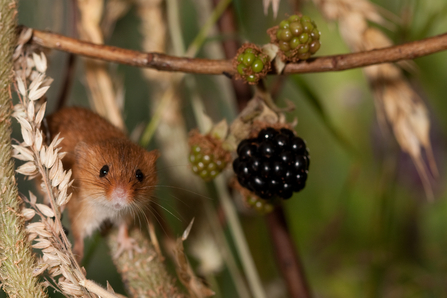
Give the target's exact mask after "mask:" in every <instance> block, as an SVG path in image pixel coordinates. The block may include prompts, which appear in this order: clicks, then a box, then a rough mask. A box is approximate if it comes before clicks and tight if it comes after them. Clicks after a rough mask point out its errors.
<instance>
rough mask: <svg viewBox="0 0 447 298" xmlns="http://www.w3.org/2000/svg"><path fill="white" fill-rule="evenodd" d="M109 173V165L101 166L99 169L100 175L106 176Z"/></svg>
mask: <svg viewBox="0 0 447 298" xmlns="http://www.w3.org/2000/svg"><path fill="white" fill-rule="evenodd" d="M107 173H109V166H108V165H105V166H103V167H102V168H101V170H99V177H101V178H102V177H104V176H105V175H107Z"/></svg>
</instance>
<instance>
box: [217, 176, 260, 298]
mask: <svg viewBox="0 0 447 298" xmlns="http://www.w3.org/2000/svg"><path fill="white" fill-rule="evenodd" d="M214 184H215V185H216V188H217V191H218V192H219V194H220V196H219V199H220V203H221V204H222V207H223V209H224V212H225V216H226V218H227V220H228V224H229V226H230V231H231V233H232V235H233V239H234V242H235V245H236V248H237V250H238V253H239V257H240V260H241V262H242V266H243V267H244V270H245V273H246V274H247V279H248V281H249V283H248V284H249V286H250V288H251V290H252V292H253V296H254V297H255V298H264V297H266V295H265V292H264V289H263V287H262V283H261V280H260V278H259V275H258V271H257V270H256V266H255V264H254V261H253V258H252V256H251V253H250V250H249V248H248V245H247V241H246V240H245V237H244V232H243V231H242V227H241V224H240V221H239V218H238V216H237V213H236V209H235V208H234V205H233V203H232V202H231V198H230V194H229V193H228V189H227V186H226V182H225V180H224V178H223V177H222V175H221V176H218V177H216V179H214Z"/></svg>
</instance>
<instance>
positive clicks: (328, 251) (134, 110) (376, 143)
mask: <svg viewBox="0 0 447 298" xmlns="http://www.w3.org/2000/svg"><path fill="white" fill-rule="evenodd" d="M372 2H374V3H376V4H377V5H378V6H380V7H383V8H384V9H386V10H388V11H390V12H391V13H393V14H395V15H397V16H399V17H400V22H399V23H396V26H395V28H393V29H392V30H388V29H383V31H384V32H385V33H386V34H387V35H388V36H389V37H390V38H391V39H392V40H393V41H394V42H395V43H403V42H407V41H411V40H416V39H421V38H424V37H428V36H433V35H436V34H440V33H444V30H445V28H447V19H446V18H445V17H444V16H445V15H446V13H447V3H446V2H445V1H440V0H424V1H422V0H413V1H384V0H376V1H372ZM233 4H234V6H235V8H236V14H237V20H238V26H239V32H238V34H237V36H213V37H212V38H209V39H208V40H207V43H213V42H219V41H220V40H221V39H223V38H237V39H239V40H241V41H245V40H249V41H252V42H254V43H258V44H264V43H267V42H268V41H269V40H268V36H267V35H266V34H265V31H266V29H267V28H268V27H271V26H273V25H275V23H276V21H275V20H274V19H273V16H272V13H271V10H270V11H269V15H267V16H265V15H264V14H263V8H262V6H261V3H260V1H255V0H250V1H248V0H245V1H242V0H234V1H233ZM181 6H182V7H181V10H180V11H181V17H182V20H181V21H182V25H183V35H184V40H185V43H186V44H187V45H188V44H189V43H190V42H191V41H192V39H193V38H194V37H195V35H196V34H197V32H198V30H199V25H198V24H197V23H196V20H197V18H196V14H197V13H196V11H195V6H194V3H193V2H192V0H183V1H181ZM69 9H70V8H68V7H67V4H66V3H65V2H63V1H57V0H40V1H38V2H34V1H20V2H19V23H21V24H24V25H26V26H29V27H34V28H37V29H49V30H52V31H55V32H59V33H62V34H69V33H68V32H67V31H68V25H67V23H68V22H69V21H70V14H69V12H68V11H69ZM292 12H293V11H291V10H290V5H289V3H288V2H287V1H281V5H280V12H279V16H280V18H281V17H282V16H284V14H285V13H289V14H291V13H292ZM302 12H303V13H304V14H308V15H310V16H311V17H312V18H313V19H314V20H315V21H316V22H317V24H318V28H319V29H320V30H321V32H322V37H321V41H322V47H321V49H320V51H319V52H318V55H331V54H340V53H346V52H348V49H347V47H346V45H345V44H344V42H343V40H342V39H341V38H340V36H339V33H338V31H337V24H335V23H327V22H326V21H325V20H324V19H323V18H322V16H321V15H320V13H319V12H318V10H317V9H316V8H315V6H314V5H313V4H312V3H311V2H304V3H302ZM138 26H139V19H138V17H137V15H136V12H135V10H134V9H131V10H130V11H129V13H127V14H126V15H125V17H124V18H122V19H121V20H119V21H118V23H117V24H116V27H115V31H114V33H113V34H112V36H111V38H110V39H109V40H108V41H106V43H107V44H111V45H116V46H119V47H124V48H130V49H136V50H138V49H140V48H141V47H140V41H141V34H140V32H139V28H138ZM154 30H157V28H154ZM201 55H204V53H203V52H201ZM48 58H49V61H50V65H49V73H48V75H49V76H51V77H53V78H55V82H54V83H53V86H52V87H51V88H50V90H49V102H50V106H51V103H52V102H53V100H54V99H55V98H56V97H57V94H58V93H59V89H60V88H61V85H60V84H61V82H60V81H59V80H58V78H59V77H61V76H62V74H63V72H64V65H65V62H64V61H65V60H66V54H64V53H58V52H52V53H51V54H50V55H49V57H48ZM415 63H416V66H417V68H416V69H415V70H414V71H412V72H407V73H406V76H407V77H408V78H409V80H410V82H411V83H412V85H413V87H414V88H415V89H416V90H417V91H418V93H419V94H420V96H421V97H422V98H423V99H424V101H425V102H426V104H427V106H428V108H429V111H430V118H431V123H432V129H431V141H432V143H433V147H434V153H435V158H436V162H437V164H438V167H439V170H440V177H439V178H438V179H436V180H434V181H433V183H434V190H435V198H436V200H435V202H433V203H428V202H427V201H426V198H425V194H424V191H423V188H422V185H421V182H420V179H419V177H418V175H417V172H416V169H415V167H414V165H413V164H412V162H411V160H410V158H409V157H408V156H407V155H405V154H403V153H402V152H401V151H400V149H399V147H398V145H397V143H396V141H395V139H394V137H393V135H392V134H391V133H390V132H389V131H388V132H383V131H381V130H380V128H379V126H378V123H377V120H376V118H375V117H376V116H375V109H374V103H373V99H372V95H371V93H370V90H369V88H368V83H367V81H366V80H365V78H364V76H363V73H362V71H361V70H360V69H356V70H349V71H343V72H333V73H319V74H305V75H292V76H288V77H287V78H285V82H284V85H283V88H282V90H281V92H280V93H279V94H278V95H277V99H278V104H279V105H284V100H285V99H290V100H291V101H292V102H293V103H294V104H295V105H296V110H295V111H294V112H293V113H291V114H290V115H289V117H290V120H292V119H293V118H294V117H298V120H299V124H298V126H297V128H296V131H297V133H298V135H300V136H301V137H303V138H304V139H305V140H306V141H307V144H308V147H309V149H310V154H311V159H312V165H311V169H310V174H309V179H308V183H307V187H306V189H305V190H303V191H302V192H301V193H299V194H296V195H295V196H294V197H293V198H292V199H291V200H289V201H288V202H286V204H285V208H286V212H287V216H288V220H289V224H290V227H291V231H292V236H293V237H294V239H295V241H296V244H297V247H298V250H299V251H300V254H301V258H302V260H303V262H304V267H305V271H306V273H307V275H308V280H309V283H310V285H311V288H312V291H313V292H314V293H315V294H316V295H315V296H317V297H334V298H336V297H343V298H347V297H447V285H446V283H445V280H446V278H447V254H446V253H445V250H446V249H445V247H447V230H446V229H445V225H446V221H447V220H446V214H447V203H446V199H447V194H446V189H445V185H446V176H445V172H446V166H447V164H446V158H445V156H446V155H445V152H446V148H447V143H446V133H447V130H446V128H447V117H445V113H446V112H447V101H446V100H445V94H447V84H446V69H447V53H446V52H443V53H438V54H435V55H431V56H428V57H423V58H419V59H416V60H415ZM77 65H78V67H77V73H78V75H77V77H76V79H75V83H74V86H73V89H72V92H71V94H70V97H69V104H70V105H88V100H87V93H86V91H85V88H84V84H83V77H82V70H81V68H82V64H81V63H78V64H77ZM113 67H116V68H117V73H118V74H119V80H122V83H123V85H124V88H125V112H124V115H125V121H126V126H127V128H128V130H129V131H132V130H133V129H134V128H135V127H136V126H137V125H138V124H139V123H141V122H147V121H148V119H149V117H150V116H149V115H150V104H149V102H148V101H147V98H148V94H149V93H150V90H151V86H150V85H147V84H146V83H145V81H144V80H143V78H142V76H141V72H140V70H139V69H136V68H132V67H129V66H122V65H116V66H113ZM195 77H196V79H197V80H198V88H197V89H198V91H199V92H200V94H201V95H202V97H203V99H204V100H205V101H206V102H207V104H206V107H207V109H208V110H207V111H206V112H207V113H208V114H210V115H211V116H212V118H213V119H214V120H216V121H217V120H220V119H221V118H223V117H225V118H227V119H228V120H229V121H231V119H232V117H234V114H233V113H232V112H231V109H228V108H227V109H216V108H213V106H224V107H225V106H227V104H226V103H225V102H226V99H225V98H221V94H219V93H218V92H217V91H216V90H217V89H216V86H215V85H214V81H212V80H210V78H209V77H207V76H203V75H196V76H195ZM277 79H278V78H277V77H270V78H269V79H268V85H269V86H271V85H272V84H274V82H275V81H276V80H277ZM183 93H184V101H183V103H182V111H184V112H185V114H186V118H187V120H189V122H188V125H189V128H194V127H195V124H194V121H193V118H192V116H191V106H190V101H189V94H188V92H186V91H184V92H183ZM53 103H54V102H53ZM50 109H51V108H50ZM222 111H224V113H222ZM151 147H152V148H154V147H157V145H156V144H155V143H154V144H151ZM174 166H181V167H183V166H187V161H185V163H184V164H181V165H174ZM161 172H162V171H161ZM161 175H163V173H161ZM161 179H162V181H163V182H165V184H169V177H161ZM21 182H22V179H19V183H21ZM21 184H22V185H24V184H23V183H21ZM21 187H22V191H25V190H24V189H23V186H21ZM31 187H32V186H31ZM191 191H195V190H194V189H192V190H191ZM158 197H159V198H160V199H161V200H160V203H161V204H162V205H163V206H164V207H166V208H167V209H169V210H170V211H171V212H172V213H175V214H178V213H179V212H178V209H179V208H184V209H185V208H186V209H188V210H189V212H190V213H189V215H188V216H184V217H182V218H181V219H176V218H174V217H173V216H172V215H169V214H167V217H168V219H169V220H170V222H172V223H173V225H174V232H175V234H176V235H179V234H180V233H181V232H182V231H183V229H184V228H185V227H186V225H187V224H188V222H189V218H190V216H191V217H192V216H194V215H193V211H194V206H192V205H191V203H190V202H188V201H185V202H183V203H179V201H180V200H181V198H177V199H176V198H173V197H172V196H171V195H170V194H169V193H167V192H166V191H163V192H160V193H159V195H158ZM211 200H212V201H213V202H215V203H216V204H217V199H216V198H215V197H213V196H212V195H211ZM191 214H192V215H191ZM241 217H242V220H243V224H244V228H245V233H246V235H248V241H249V243H250V248H251V251H252V253H253V256H254V258H255V262H256V264H257V266H258V269H259V272H260V274H261V277H262V280H263V282H264V285H265V286H266V288H267V291H269V292H268V293H269V295H268V296H269V297H284V296H285V292H284V290H283V288H282V286H281V282H280V279H279V277H278V274H277V271H276V267H275V264H274V261H273V256H272V252H271V248H270V244H269V237H268V235H267V232H266V227H265V221H264V220H263V218H262V217H257V216H253V215H247V214H241ZM96 243H97V244H98V247H97V248H96V249H95V250H94V252H93V255H92V257H91V261H90V262H89V264H88V265H87V267H86V269H87V272H88V278H90V279H93V280H96V281H98V282H100V283H101V284H105V282H106V280H108V281H109V282H110V283H111V284H112V285H113V286H114V288H115V290H116V291H118V292H121V293H123V289H122V288H120V286H119V285H120V281H119V276H118V275H117V273H116V271H115V269H114V268H113V264H112V263H111V262H110V258H109V257H108V255H107V252H106V251H107V248H106V245H105V243H104V241H103V240H101V239H100V238H99V236H95V237H93V239H91V240H90V241H89V242H88V243H87V247H88V246H89V245H96ZM186 246H188V243H186ZM216 279H217V281H218V283H219V292H218V297H234V295H235V294H234V288H233V285H232V284H231V279H230V278H229V275H228V272H227V271H223V272H221V273H220V274H218V275H217V276H216Z"/></svg>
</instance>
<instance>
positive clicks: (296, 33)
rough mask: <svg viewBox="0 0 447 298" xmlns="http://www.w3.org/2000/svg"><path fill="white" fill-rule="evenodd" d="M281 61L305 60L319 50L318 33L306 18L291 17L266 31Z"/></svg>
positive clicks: (315, 26) (312, 22)
mask: <svg viewBox="0 0 447 298" xmlns="http://www.w3.org/2000/svg"><path fill="white" fill-rule="evenodd" d="M267 32H268V33H269V35H270V41H271V42H272V43H274V44H276V45H278V47H279V49H280V51H279V55H280V57H281V58H282V60H283V61H292V62H297V61H299V60H306V59H308V58H309V57H310V56H311V55H313V54H315V53H316V52H317V51H318V50H319V49H320V46H321V44H320V35H321V33H320V31H318V29H317V25H316V24H315V22H314V21H312V20H311V18H310V17H308V16H298V15H292V16H290V17H288V18H287V19H285V20H283V21H281V23H280V24H279V25H278V26H275V27H273V28H270V29H269V30H268V31H267Z"/></svg>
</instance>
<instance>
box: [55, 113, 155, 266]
mask: <svg viewBox="0 0 447 298" xmlns="http://www.w3.org/2000/svg"><path fill="white" fill-rule="evenodd" d="M47 123H48V130H49V133H50V135H51V136H52V137H54V136H56V135H57V134H58V133H60V137H62V138H63V140H62V142H61V147H62V151H65V152H67V155H66V156H65V157H64V158H63V160H62V162H63V165H64V168H65V169H66V170H68V169H72V171H73V178H74V184H73V187H72V189H71V191H72V192H73V196H72V198H71V200H70V201H69V203H68V205H67V208H68V213H69V218H70V222H71V230H72V233H73V237H74V248H73V252H74V254H75V256H76V258H77V260H78V261H80V260H82V257H83V251H84V238H85V237H87V236H90V235H91V234H92V233H93V232H94V231H95V230H96V229H98V228H99V226H100V225H101V223H102V222H103V221H105V220H107V219H108V220H110V221H111V222H112V223H113V224H115V225H118V226H119V233H118V242H119V243H120V248H119V250H118V253H117V254H120V253H121V252H122V251H124V250H125V249H131V248H132V241H131V239H130V238H129V236H128V230H127V225H128V223H129V221H130V220H131V219H132V216H135V214H137V213H138V212H143V211H144V210H145V209H146V208H148V204H149V203H150V200H151V196H152V194H153V191H154V188H155V185H156V183H157V174H156V165H155V163H156V160H157V158H158V152H157V151H149V152H148V151H146V150H144V149H143V148H142V147H140V146H138V145H136V144H134V143H132V142H131V141H130V140H129V139H128V138H127V137H126V135H125V134H124V133H123V132H121V131H120V130H119V129H118V128H116V127H115V126H113V125H112V124H110V123H109V122H108V121H107V120H105V119H103V118H102V117H100V116H99V115H97V114H95V113H94V112H91V111H89V110H87V109H84V108H78V107H72V108H63V109H61V110H59V111H57V112H56V113H54V114H52V115H50V116H48V117H47Z"/></svg>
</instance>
